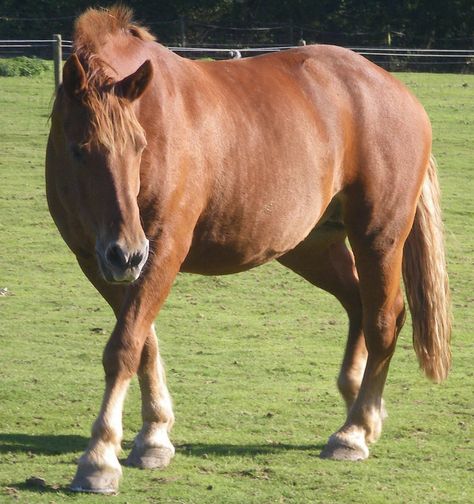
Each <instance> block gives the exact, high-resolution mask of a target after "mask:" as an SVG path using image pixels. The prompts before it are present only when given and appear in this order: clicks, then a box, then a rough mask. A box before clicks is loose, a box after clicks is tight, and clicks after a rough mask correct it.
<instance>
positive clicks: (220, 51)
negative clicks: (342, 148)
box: [0, 36, 474, 73]
mask: <svg viewBox="0 0 474 504" xmlns="http://www.w3.org/2000/svg"><path fill="white" fill-rule="evenodd" d="M58 40H59V42H58ZM58 43H59V44H60V45H61V47H60V55H61V53H62V55H61V56H60V59H61V58H62V59H64V58H67V57H68V56H69V55H70V54H71V53H72V50H73V43H72V41H71V40H61V38H60V37H59V36H53V37H52V38H51V39H46V40H0V57H13V56H20V55H21V56H35V57H40V58H44V59H52V58H53V55H54V54H55V51H57V50H58V47H57V44H58ZM303 43H304V41H303V40H300V41H299V44H300V45H301V44H303ZM168 47H169V49H171V50H172V51H174V52H176V53H178V54H180V55H182V56H185V57H188V58H192V59H198V58H206V57H210V58H213V59H229V58H239V57H248V56H254V55H258V54H264V53H268V52H277V51H282V50H286V49H291V48H292V47H297V45H294V44H293V45H276V46H275V45H253V46H250V45H248V46H242V44H235V45H234V46H230V45H227V46H225V47H221V46H219V47H216V46H214V47H206V46H205V45H201V46H199V47H197V46H182V45H170V46H168ZM349 49H352V50H353V51H355V52H358V53H359V54H361V55H363V56H365V57H366V58H368V59H370V60H371V61H373V62H374V63H376V64H378V65H380V66H382V67H383V68H385V69H387V70H389V71H432V72H447V73H448V72H449V73H474V50H472V49H418V48H392V47H365V46H355V47H349Z"/></svg>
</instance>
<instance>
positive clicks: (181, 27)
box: [179, 16, 187, 47]
mask: <svg viewBox="0 0 474 504" xmlns="http://www.w3.org/2000/svg"><path fill="white" fill-rule="evenodd" d="M179 30H180V33H181V47H186V44H187V41H186V19H185V17H184V16H179Z"/></svg>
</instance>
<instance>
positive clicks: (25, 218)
mask: <svg viewBox="0 0 474 504" xmlns="http://www.w3.org/2000/svg"><path fill="white" fill-rule="evenodd" d="M398 77H399V78H400V79H402V80H403V81H404V82H406V83H407V84H408V86H409V87H410V88H411V89H412V90H413V91H414V92H415V94H417V95H418V97H419V98H420V100H421V101H422V103H423V104H424V105H425V107H426V109H427V110H428V112H429V114H430V116H431V118H432V122H433V127H434V152H435V154H436V156H437V159H438V162H439V166H440V178H441V185H442V189H443V195H444V199H443V202H444V211H445V220H446V227H447V249H448V260H449V271H450V277H451V285H452V290H453V303H454V316H455V321H454V339H453V357H454V366H453V370H452V373H451V375H450V378H449V379H448V381H447V382H446V383H444V384H442V385H440V386H436V385H433V384H431V383H429V382H428V381H427V380H425V378H424V377H423V376H422V375H421V373H420V372H419V370H418V365H417V362H416V358H415V354H414V351H413V349H412V345H411V332H410V330H409V324H407V326H406V328H405V329H404V331H403V333H402V335H401V337H400V340H399V343H398V347H397V351H396V354H395V356H394V358H393V361H392V365H391V370H390V374H389V378H388V381H387V386H386V393H385V399H386V401H387V406H388V410H389V414H390V416H389V418H388V420H387V421H386V423H385V428H384V432H383V435H382V438H381V440H380V441H379V442H378V443H377V444H376V445H374V446H373V448H372V452H371V457H370V458H369V459H368V460H367V461H364V462H361V463H345V462H330V461H323V460H320V459H319V458H318V455H319V452H320V450H321V448H322V446H323V444H324V443H325V442H326V440H327V437H328V436H329V435H330V434H331V433H332V432H334V431H335V430H336V429H337V428H338V427H339V426H340V425H341V423H342V422H343V420H344V408H343V405H342V401H341V399H340V398H339V395H338V393H337V391H336V386H335V377H336V376H337V373H338V369H339V363H340V359H341V357H342V351H343V346H344V342H345V334H346V318H345V314H344V313H343V311H342V309H341V308H340V307H339V305H338V304H337V302H336V301H335V300H334V299H333V298H332V297H330V296H329V295H327V294H325V293H323V292H321V291H317V290H316V289H314V288H313V287H311V286H310V285H309V284H306V283H305V282H304V281H302V280H300V279H299V278H298V277H296V276H295V275H294V274H292V273H291V272H289V271H287V270H285V269H283V268H282V267H281V266H279V265H277V264H276V263H275V264H270V265H267V266H265V267H262V268H260V269H257V270H254V271H251V272H248V273H245V274H241V275H236V276H231V277H220V278H202V277H198V276H192V275H188V276H185V275H182V276H180V277H179V278H178V280H177V282H176V285H175V287H174V290H173V292H172V294H171V296H170V298H169V299H168V301H167V303H166V305H165V307H164V309H163V310H162V313H161V314H160V317H159V320H158V325H157V329H158V333H159V337H160V341H161V347H162V355H163V358H164V360H165V363H166V365H167V370H168V382H169V386H170V390H171V393H172V395H173V398H174V403H175V412H176V419H177V421H176V425H175V428H174V430H173V433H172V440H173V442H174V443H175V445H176V447H177V455H176V457H175V459H174V461H173V463H172V464H171V466H170V467H169V468H167V469H166V470H164V471H161V472H148V471H140V470H136V469H128V468H125V469H124V479H123V482H122V485H121V489H120V490H121V492H120V494H119V495H118V496H116V497H112V498H106V497H100V496H88V495H73V494H70V493H68V491H67V485H68V483H69V482H70V480H71V478H72V476H73V474H74V471H75V460H76V459H77V457H78V456H79V455H80V454H81V452H82V451H83V449H84V448H85V446H86V444H87V439H88V436H89V429H90V426H91V423H92V421H93V420H94V418H95V415H96V413H97V411H98V407H99V403H100V399H101V396H102V391H103V378H102V366H101V354H102V349H103V346H104V344H105V341H106V339H107V337H108V334H109V332H110V330H111V328H112V326H113V318H112V314H111V312H110V310H109V309H108V307H107V306H106V305H105V303H104V302H103V301H102V299H101V298H100V297H99V296H98V294H96V292H95V291H94V290H93V288H92V287H91V286H90V284H89V283H88V282H87V281H86V280H85V278H84V277H83V275H82V273H81V272H80V271H79V268H78V267H77V266H76V264H75V261H74V258H73V257H72V255H71V254H70V253H69V252H68V251H67V249H66V247H65V245H64V244H63V242H62V240H61V239H60V237H59V235H58V233H57V231H56V229H55V227H54V225H53V223H52V221H51V218H50V217H49V214H48V212H47V208H46V202H45V196H44V180H43V164H44V163H43V159H44V151H45V144H46V138H47V132H48V114H49V110H50V105H51V94H52V87H53V83H52V74H51V75H49V74H47V75H43V76H40V77H31V78H20V77H18V78H0V107H1V116H2V120H1V122H0V142H1V144H0V145H1V155H0V173H1V175H0V289H2V291H0V292H1V293H2V295H0V503H4V502H5V503H9V502H23V503H36V502H44V503H60V502H74V503H83V502H84V503H86V502H87V503H96V502H104V501H107V500H108V499H111V502H114V503H117V504H118V503H120V504H122V503H123V504H125V503H161V502H163V503H167V502H169V503H179V502H183V503H207V502H214V503H259V504H262V503H270V502H277V503H280V502H282V503H285V502H287V503H290V502H295V503H309V502H321V503H330V502H337V503H353V502H365V503H385V502H390V503H408V502H409V503H440V502H443V503H448V502H449V503H454V502H457V503H467V502H473V501H474V425H473V424H474V421H473V415H474V371H473V359H474V342H473V338H472V335H473V333H474V320H473V308H474V294H473V291H472V286H473V285H474V274H473V258H474V238H473V236H474V229H473V196H472V195H473V194H474V151H473V143H472V142H473V131H474V76H463V75H428V74H400V75H399V76H398ZM5 289H7V290H6V291H5ZM5 294H6V295H5ZM124 427H125V442H124V448H125V452H124V453H126V451H127V450H128V449H129V447H130V443H131V441H132V439H133V437H134V435H135V433H136V432H137V430H138V429H139V427H140V405H139V391H138V386H137V383H136V382H134V383H133V384H132V387H131V390H130V393H129V396H128V399H127V402H126V410H125V416H124ZM33 476H35V477H37V478H42V480H44V481H36V482H35V481H31V480H30V478H31V477H33Z"/></svg>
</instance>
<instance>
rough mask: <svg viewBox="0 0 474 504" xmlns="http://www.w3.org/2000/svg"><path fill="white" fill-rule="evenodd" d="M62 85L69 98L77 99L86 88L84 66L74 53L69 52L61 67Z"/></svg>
mask: <svg viewBox="0 0 474 504" xmlns="http://www.w3.org/2000/svg"><path fill="white" fill-rule="evenodd" d="M63 86H64V89H65V91H66V93H67V94H68V95H69V97H70V98H73V99H78V98H80V97H81V95H82V94H84V92H85V91H86V89H87V77H86V72H85V71H84V67H83V66H82V65H81V62H80V61H79V58H78V57H77V56H76V54H74V53H73V54H71V56H69V58H68V59H67V61H66V63H65V64H64V68H63Z"/></svg>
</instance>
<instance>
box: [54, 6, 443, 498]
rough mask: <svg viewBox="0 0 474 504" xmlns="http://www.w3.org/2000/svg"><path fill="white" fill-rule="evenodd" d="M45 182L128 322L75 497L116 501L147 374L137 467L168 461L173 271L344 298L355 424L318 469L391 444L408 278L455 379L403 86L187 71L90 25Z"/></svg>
mask: <svg viewBox="0 0 474 504" xmlns="http://www.w3.org/2000/svg"><path fill="white" fill-rule="evenodd" d="M46 183H47V197H48V203H49V208H50V211H51V215H52V216H53V219H54V221H55V223H56V225H57V227H58V229H59V231H60V233H61V235H62V237H63V238H64V240H65V241H66V243H67V245H68V246H69V247H70V249H71V250H72V251H73V253H74V254H75V255H76V257H77V261H78V262H79V265H80V267H81V268H82V270H83V272H84V273H85V275H86V276H87V277H88V278H89V280H90V281H91V282H92V283H93V284H94V286H95V287H96V288H97V290H98V291H99V292H100V293H101V294H102V296H103V297H104V298H105V299H106V300H107V302H108V303H109V304H110V305H111V307H112V308H113V310H114V312H115V315H116V318H117V322H116V325H115V328H114V330H113V332H112V335H111V337H110V339H109V341H108V343H107V346H106V348H105V351H104V356H103V365H104V369H105V393H104V398H103V402H102V406H101V409H100V412H99V415H98V418H97V420H96V421H95V423H94V426H93V429H92V438H91V441H90V444H89V446H88V448H87V449H86V451H85V453H84V455H83V456H82V457H81V459H80V460H79V466H78V469H77V473H76V476H75V478H74V481H73V483H72V489H73V490H76V491H89V492H100V493H112V492H115V491H116V490H117V488H118V482H119V479H120V476H121V466H120V463H119V461H118V458H117V454H118V453H119V451H120V443H121V438H122V408H123V402H124V399H125V395H126V392H127V388H128V385H129V383H130V380H131V378H132V377H133V376H134V375H135V373H138V378H139V382H140V388H141V395H142V403H143V404H142V415H143V428H142V429H141V431H140V432H139V434H138V435H137V437H136V439H135V443H134V446H133V449H132V451H131V453H130V455H129V457H128V460H127V462H128V464H129V465H132V466H138V467H142V468H158V467H163V466H165V465H167V464H168V463H169V461H170V459H171V458H172V457H173V455H174V447H173V445H172V444H171V442H170V439H169V437H168V434H169V431H170V429H171V426H172V425H173V421H174V417H173V410H172V405H171V400H170V396H169V393H168V389H167V387H166V383H165V373H164V370H163V366H162V364H161V360H160V357H159V351H158V344H157V340H156V336H155V332H154V325H153V323H154V320H155V317H156V315H157V313H158V311H159V309H160V307H161V306H162V304H163V302H164V300H165V298H166V296H167V295H168V292H169V290H170V288H171V285H172V284H173V281H174V279H175V277H176V275H177V273H178V272H179V271H184V272H193V273H201V274H206V275H207V274H213V275H214V274H216V275H218V274H227V273H234V272H239V271H243V270H247V269H249V268H252V267H254V266H258V265H260V264H262V263H265V262H267V261H269V260H271V259H277V260H278V261H279V262H280V263H281V264H283V265H285V266H287V267H288V268H290V269H291V270H293V271H295V272H296V273H298V274H299V275H301V276H302V277H304V278H305V279H307V280H308V281H309V282H311V283H312V284H314V285H316V286H318V287H320V288H322V289H324V290H326V291H328V292H330V293H332V294H333V295H334V296H336V298H337V299H338V300H339V301H340V302H341V304H342V305H343V307H344V308H345V310H346V311H347V314H348V317H349V337H348V341H347V346H346V350H345V354H344V358H343V361H342V367H341V371H340V375H339V379H338V382H337V383H338V387H339V390H340V392H341V394H342V396H343V398H344V400H345V402H346V404H347V418H346V421H345V423H344V424H343V425H342V427H341V428H340V429H339V430H338V431H337V432H336V433H334V434H333V435H332V436H331V437H330V438H329V441H328V443H327V445H326V447H325V448H324V450H323V452H322V454H321V456H322V457H325V458H331V459H346V460H347V459H350V460H358V459H365V458H366V457H367V456H368V454H369V451H368V447H367V446H368V444H369V443H371V442H373V441H375V440H376V439H377V438H378V437H379V435H380V433H381V428H382V421H383V419H384V417H385V409H384V405H383V400H382V392H383V388H384V384H385V379H386V376H387V371H388V367H389V362H390V359H391V357H392V354H393V352H394V349H395V343H396V339H397V335H398V333H399V331H400V329H401V328H402V325H403V323H404V320H405V309H404V301H403V295H402V291H401V289H400V278H401V275H402V273H403V277H404V283H405V286H406V292H407V298H408V302H409V306H410V311H411V315H412V319H413V328H414V346H415V350H416V353H417V355H418V358H419V361H420V364H421V367H422V368H423V369H424V371H425V372H426V374H427V375H428V377H430V378H431V379H433V380H435V381H440V380H442V379H444V378H445V377H446V375H447V373H448V370H449V367H450V351H449V338H450V308H449V304H450V303H449V289H448V284H447V275H446V268H445V258H444V244H443V237H442V222H441V217H440V209H439V193H438V183H437V175H436V168H435V164H434V160H433V158H432V156H431V127H430V122H429V120H428V117H427V115H426V113H425V111H424V110H423V108H422V106H421V105H420V104H419V103H418V101H417V100H416V99H415V98H414V97H413V95H412V94H411V93H410V92H409V91H408V90H407V89H406V88H405V87H404V86H403V85H402V84H401V83H400V82H398V81H397V80H395V79H394V78H393V77H391V76H390V75H389V74H388V73H387V72H385V71H384V70H382V69H380V68H378V67H377V66H376V65H374V64H372V63H371V62H369V61H367V60H366V59H364V58H363V57H361V56H359V55H357V54H355V53H353V52H351V51H349V50H346V49H342V48H338V47H332V46H324V45H317V46H308V47H302V48H298V49H293V50H289V51H285V52H281V53H278V54H270V55H264V56H258V57H253V58H244V59H241V60H235V61H217V62H209V61H191V60H187V59H184V58H181V57H179V56H177V55H176V54H173V53H172V52H170V51H169V50H168V49H166V48H165V47H163V46H161V45H160V44H158V43H156V42H155V41H154V39H153V37H152V36H151V35H150V33H149V32H148V31H147V30H146V29H144V28H142V27H140V26H138V25H136V24H132V21H131V13H130V11H129V10H127V9H125V8H123V7H114V8H112V9H110V10H108V11H97V10H89V11H87V12H86V13H85V14H83V15H82V16H81V17H80V18H79V19H78V20H77V22H76V30H75V38H74V52H73V54H72V56H71V57H70V58H69V59H68V60H67V62H66V63H65V66H64V81H63V85H62V87H61V88H60V89H59V90H58V93H57V96H56V100H55V103H54V108H53V112H52V118H51V132H50V136H49V141H48V147H47V157H46ZM346 237H347V238H348V240H349V243H350V247H351V248H350V249H349V248H348V246H347V245H346Z"/></svg>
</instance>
